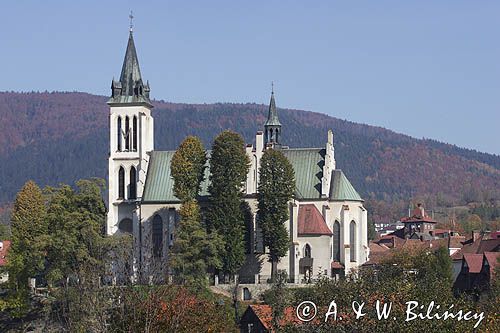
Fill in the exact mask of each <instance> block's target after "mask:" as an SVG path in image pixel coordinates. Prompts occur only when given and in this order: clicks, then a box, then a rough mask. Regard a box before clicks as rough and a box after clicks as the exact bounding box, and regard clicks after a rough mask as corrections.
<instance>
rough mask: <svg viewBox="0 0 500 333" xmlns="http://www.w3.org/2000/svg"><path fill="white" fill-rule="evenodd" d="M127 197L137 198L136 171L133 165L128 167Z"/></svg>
mask: <svg viewBox="0 0 500 333" xmlns="http://www.w3.org/2000/svg"><path fill="white" fill-rule="evenodd" d="M128 198H129V199H137V172H136V171H135V167H134V166H132V167H131V168H130V185H129V196H128Z"/></svg>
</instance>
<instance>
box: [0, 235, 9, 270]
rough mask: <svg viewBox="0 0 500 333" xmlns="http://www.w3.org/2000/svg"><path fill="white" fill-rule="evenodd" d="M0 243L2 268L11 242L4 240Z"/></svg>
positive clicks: (0, 263) (0, 264)
mask: <svg viewBox="0 0 500 333" xmlns="http://www.w3.org/2000/svg"><path fill="white" fill-rule="evenodd" d="M0 243H1V244H2V245H1V246H0V266H4V265H5V264H6V263H7V260H6V256H7V252H8V251H9V249H10V245H11V242H10V240H4V241H0Z"/></svg>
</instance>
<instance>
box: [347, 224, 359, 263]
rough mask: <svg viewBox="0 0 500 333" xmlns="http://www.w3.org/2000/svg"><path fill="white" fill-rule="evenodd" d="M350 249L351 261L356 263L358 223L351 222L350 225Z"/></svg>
mask: <svg viewBox="0 0 500 333" xmlns="http://www.w3.org/2000/svg"><path fill="white" fill-rule="evenodd" d="M349 243H350V244H349V249H350V252H351V261H356V246H357V245H356V222H354V221H351V224H350V225H349Z"/></svg>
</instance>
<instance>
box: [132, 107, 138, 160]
mask: <svg viewBox="0 0 500 333" xmlns="http://www.w3.org/2000/svg"><path fill="white" fill-rule="evenodd" d="M132 133H133V134H132V150H133V151H137V117H136V116H134V118H133V120H132Z"/></svg>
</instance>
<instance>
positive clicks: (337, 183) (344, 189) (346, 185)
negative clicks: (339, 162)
mask: <svg viewBox="0 0 500 333" xmlns="http://www.w3.org/2000/svg"><path fill="white" fill-rule="evenodd" d="M330 200H353V201H363V199H361V196H360V195H359V194H358V192H356V190H355V189H354V187H353V186H352V184H351V182H350V181H349V180H348V179H347V177H346V176H345V175H344V173H343V172H342V170H333V172H332V181H331V184H330Z"/></svg>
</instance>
